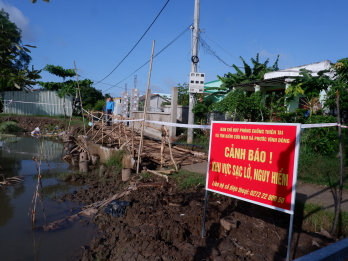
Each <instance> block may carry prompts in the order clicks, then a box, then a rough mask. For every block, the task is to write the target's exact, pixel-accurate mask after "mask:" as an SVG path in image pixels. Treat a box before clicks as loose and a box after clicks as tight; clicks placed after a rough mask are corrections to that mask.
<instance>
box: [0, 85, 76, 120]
mask: <svg viewBox="0 0 348 261" xmlns="http://www.w3.org/2000/svg"><path fill="white" fill-rule="evenodd" d="M4 94H5V95H4V98H5V104H9V101H10V100H12V99H13V102H12V104H11V105H8V106H5V108H4V113H9V111H10V108H11V106H12V108H11V114H18V115H47V116H58V115H64V107H63V106H64V101H63V100H64V99H63V98H59V97H58V96H57V92H56V91H43V90H40V91H33V92H29V93H26V92H23V91H16V92H11V91H9V92H4ZM12 97H13V98H12ZM72 104H73V97H71V96H66V97H65V107H66V114H67V115H71V111H72Z"/></svg>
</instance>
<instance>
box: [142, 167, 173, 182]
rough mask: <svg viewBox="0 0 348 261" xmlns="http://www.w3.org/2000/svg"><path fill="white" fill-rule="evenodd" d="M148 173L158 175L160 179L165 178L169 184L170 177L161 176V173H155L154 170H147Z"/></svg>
mask: <svg viewBox="0 0 348 261" xmlns="http://www.w3.org/2000/svg"><path fill="white" fill-rule="evenodd" d="M146 171H147V172H150V173H152V174H155V175H157V176H160V177H162V178H165V179H166V180H167V182H168V176H166V175H163V174H161V173H158V172H156V171H154V170H149V169H147V170H146Z"/></svg>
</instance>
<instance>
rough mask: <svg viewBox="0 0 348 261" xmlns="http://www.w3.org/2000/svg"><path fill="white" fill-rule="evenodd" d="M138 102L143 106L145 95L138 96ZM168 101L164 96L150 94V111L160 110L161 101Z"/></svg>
mask: <svg viewBox="0 0 348 261" xmlns="http://www.w3.org/2000/svg"><path fill="white" fill-rule="evenodd" d="M139 102H140V103H142V105H143V106H144V104H145V95H143V96H140V97H139ZM163 102H170V100H169V99H166V98H164V97H163V96H161V95H160V94H158V93H155V94H151V98H150V111H162V103H163Z"/></svg>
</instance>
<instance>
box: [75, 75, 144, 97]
mask: <svg viewBox="0 0 348 261" xmlns="http://www.w3.org/2000/svg"><path fill="white" fill-rule="evenodd" d="M79 77H81V78H84V79H89V80H91V81H94V80H93V79H91V78H87V77H84V76H82V75H81V74H79ZM101 84H104V85H108V86H112V87H115V88H120V89H122V90H124V87H121V86H115V85H113V84H109V83H104V82H101ZM140 92H142V93H146V92H145V91H140Z"/></svg>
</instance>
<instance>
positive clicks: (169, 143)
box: [163, 126, 178, 172]
mask: <svg viewBox="0 0 348 261" xmlns="http://www.w3.org/2000/svg"><path fill="white" fill-rule="evenodd" d="M163 127H164V131H165V132H166V134H167V135H166V136H167V141H168V146H169V152H170V157H171V158H172V161H173V164H174V166H175V169H176V172H178V166H177V165H176V163H175V160H174V158H173V153H172V145H171V142H170V139H169V133H168V130H167V128H166V126H163Z"/></svg>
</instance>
